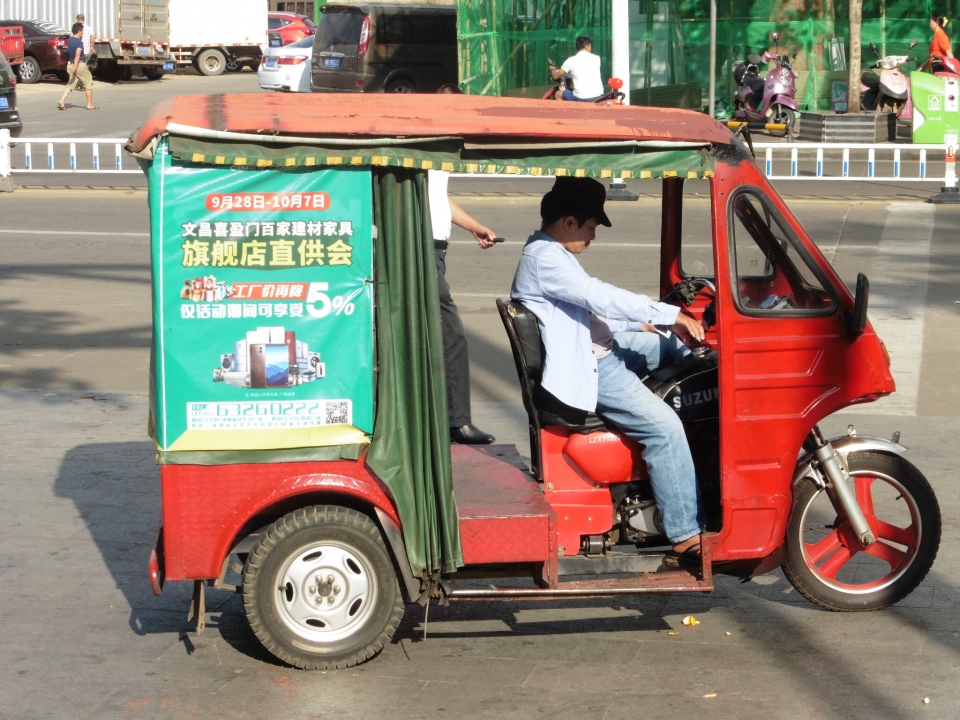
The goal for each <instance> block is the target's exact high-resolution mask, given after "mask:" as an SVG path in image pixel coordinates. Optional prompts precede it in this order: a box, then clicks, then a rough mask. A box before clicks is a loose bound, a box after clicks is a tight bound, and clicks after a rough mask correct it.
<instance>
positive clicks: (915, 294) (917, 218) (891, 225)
mask: <svg viewBox="0 0 960 720" xmlns="http://www.w3.org/2000/svg"><path fill="white" fill-rule="evenodd" d="M934 211H935V208H934V207H933V206H932V205H920V204H915V203H893V204H891V205H890V206H889V207H888V208H887V219H886V222H885V223H884V225H883V234H882V235H881V236H880V244H879V245H878V246H877V260H876V262H875V263H874V269H873V274H872V275H871V277H870V303H869V305H868V310H867V315H868V317H869V318H870V323H871V324H872V325H873V329H874V330H876V332H877V335H878V336H879V337H880V339H881V340H883V342H884V344H885V345H886V346H887V350H888V351H889V352H890V369H891V371H892V372H893V377H894V380H896V381H897V391H896V392H895V393H894V394H893V395H891V396H889V397H885V398H881V399H880V400H878V401H877V402H874V403H869V404H867V405H856V406H854V407H852V408H849V409H848V410H847V412H852V413H865V414H877V415H916V414H917V398H918V396H919V394H920V364H921V363H922V361H923V324H924V313H925V308H926V304H927V284H928V279H929V269H930V241H931V238H932V237H933V224H934V218H935V214H934Z"/></svg>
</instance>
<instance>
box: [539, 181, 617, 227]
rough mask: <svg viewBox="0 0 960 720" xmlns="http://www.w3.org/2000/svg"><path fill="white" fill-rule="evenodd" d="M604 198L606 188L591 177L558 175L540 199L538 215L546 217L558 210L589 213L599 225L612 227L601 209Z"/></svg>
mask: <svg viewBox="0 0 960 720" xmlns="http://www.w3.org/2000/svg"><path fill="white" fill-rule="evenodd" d="M606 199H607V189H606V188H605V187H604V186H603V185H602V184H600V183H599V182H597V181H596V180H594V179H593V178H586V177H584V178H578V177H566V176H560V177H558V178H557V179H556V182H554V183H553V188H552V189H551V190H550V192H548V193H547V194H546V195H544V196H543V200H541V201H540V217H542V218H546V217H548V216H550V215H555V214H556V213H557V212H558V211H559V212H563V213H566V214H574V213H578V214H579V213H589V214H590V215H591V216H592V217H593V218H594V219H596V221H597V222H598V223H599V224H600V225H605V226H606V227H612V224H611V222H610V218H608V217H607V214H606V213H605V212H604V211H603V203H604V201H606ZM551 210H552V211H553V212H550V211H551ZM561 217H563V215H561Z"/></svg>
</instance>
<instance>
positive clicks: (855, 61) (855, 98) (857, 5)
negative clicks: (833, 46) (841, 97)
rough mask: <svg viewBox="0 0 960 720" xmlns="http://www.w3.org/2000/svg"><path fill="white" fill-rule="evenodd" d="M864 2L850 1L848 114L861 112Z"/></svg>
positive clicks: (858, 0)
mask: <svg viewBox="0 0 960 720" xmlns="http://www.w3.org/2000/svg"><path fill="white" fill-rule="evenodd" d="M862 19H863V2H862V0H850V67H849V72H848V73H847V112H848V113H858V112H860V51H861V49H862V48H861V46H860V23H861V21H862Z"/></svg>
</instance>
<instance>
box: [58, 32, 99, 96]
mask: <svg viewBox="0 0 960 720" xmlns="http://www.w3.org/2000/svg"><path fill="white" fill-rule="evenodd" d="M70 31H71V32H72V33H73V35H72V36H71V37H70V39H69V40H67V49H68V55H67V57H68V58H70V59H69V60H68V61H67V72H68V73H70V80H68V81H67V87H66V88H64V90H63V95H61V96H60V102H58V103H57V107H58V108H59V109H60V110H66V109H67V107H66V105H64V104H63V103H64V101H65V100H66V99H67V95H69V94H70V92H71V91H72V90H73V89H74V88H78V87H82V88H83V91H84V92H85V93H86V95H87V110H99V109H100V108H98V107H97V106H96V105H94V104H93V76H92V75H91V74H90V69H89V68H88V67H87V63H86V55H85V54H84V51H83V25H82V24H81V23H78V22H76V23H74V24H73V27H72V28H70Z"/></svg>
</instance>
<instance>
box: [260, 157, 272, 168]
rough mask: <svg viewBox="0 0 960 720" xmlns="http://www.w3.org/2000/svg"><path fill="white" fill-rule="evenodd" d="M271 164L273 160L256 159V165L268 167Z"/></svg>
mask: <svg viewBox="0 0 960 720" xmlns="http://www.w3.org/2000/svg"><path fill="white" fill-rule="evenodd" d="M272 165H273V160H264V159H263V158H258V159H257V167H270V166H272Z"/></svg>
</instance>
